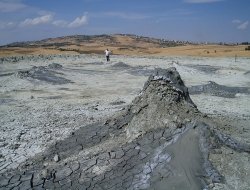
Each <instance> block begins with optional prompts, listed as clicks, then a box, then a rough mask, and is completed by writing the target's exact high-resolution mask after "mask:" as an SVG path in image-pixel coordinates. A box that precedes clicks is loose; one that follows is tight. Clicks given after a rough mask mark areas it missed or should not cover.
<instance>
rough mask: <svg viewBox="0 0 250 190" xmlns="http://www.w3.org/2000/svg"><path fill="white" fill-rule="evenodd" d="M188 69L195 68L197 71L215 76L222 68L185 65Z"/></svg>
mask: <svg viewBox="0 0 250 190" xmlns="http://www.w3.org/2000/svg"><path fill="white" fill-rule="evenodd" d="M185 66H187V67H191V68H194V69H196V70H199V71H202V72H204V73H209V74H213V73H216V72H217V71H218V70H220V69H221V67H218V66H211V65H185Z"/></svg>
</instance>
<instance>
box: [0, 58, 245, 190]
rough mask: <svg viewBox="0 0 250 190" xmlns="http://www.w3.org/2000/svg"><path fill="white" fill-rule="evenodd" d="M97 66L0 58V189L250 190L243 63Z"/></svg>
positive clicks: (134, 61) (94, 62) (116, 62)
mask: <svg viewBox="0 0 250 190" xmlns="http://www.w3.org/2000/svg"><path fill="white" fill-rule="evenodd" d="M121 60H122V62H121ZM103 61H104V58H103V57H101V56H96V55H55V56H20V57H9V58H8V57H7V58H1V59H0V126H1V127H0V130H1V131H0V173H1V177H0V189H65V188H67V189H156V190H158V189H213V190H229V189H230V190H234V189H237V190H246V189H249V186H250V182H249V178H250V164H249V160H250V156H249V144H250V139H249V134H250V128H249V123H250V115H249V113H250V109H249V108H250V106H249V102H250V94H249V84H250V82H249V81H250V78H249V70H250V67H249V65H250V59H249V58H239V59H238V61H237V63H235V62H234V58H232V59H231V58H223V59H220V58H194V57H156V58H153V57H128V56H112V57H111V62H110V63H108V64H107V63H105V62H103ZM171 66H174V67H176V70H177V71H178V72H179V73H180V75H181V77H182V79H183V80H184V81H185V84H186V85H187V86H188V87H189V89H187V87H185V85H184V82H183V81H182V80H181V78H180V75H179V74H178V72H177V71H176V70H175V69H174V68H171V69H168V70H161V69H158V70H157V71H156V72H154V71H155V70H154V69H155V68H169V67H171ZM151 74H152V76H150V77H149V79H148V81H147V82H146V83H145V81H146V80H147V78H148V76H149V75H151ZM211 80H212V81H214V82H211V83H209V81H211ZM144 83H145V85H144V88H143V84H144ZM188 91H190V92H191V95H190V96H191V98H192V100H191V98H190V97H189V92H188ZM139 93H140V94H139ZM138 94H139V96H138ZM196 106H197V108H196ZM116 112H117V113H116Z"/></svg>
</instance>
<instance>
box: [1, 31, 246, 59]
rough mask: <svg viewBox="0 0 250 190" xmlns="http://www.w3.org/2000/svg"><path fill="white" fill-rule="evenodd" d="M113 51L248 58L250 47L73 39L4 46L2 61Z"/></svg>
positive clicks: (134, 38) (97, 37) (148, 39)
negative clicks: (20, 57)
mask: <svg viewBox="0 0 250 190" xmlns="http://www.w3.org/2000/svg"><path fill="white" fill-rule="evenodd" d="M106 48H109V49H110V50H111V51H112V53H113V54H117V55H135V56H140V55H142V56H145V55H160V56H165V55H168V56H169V55H177V56H179V55H181V56H183V55H184V56H209V57H211V56H214V57H218V56H220V57H221V56H235V55H237V56H247V57H250V51H247V50H246V48H247V45H234V44H232V45H228V44H194V43H191V42H188V41H174V40H165V39H157V38H151V37H144V36H137V35H132V34H114V35H105V34H103V35H73V36H63V37H57V38H48V39H44V40H39V41H27V42H15V43H11V44H7V45H5V46H0V57H6V56H16V55H44V54H103V53H104V50H105V49H106Z"/></svg>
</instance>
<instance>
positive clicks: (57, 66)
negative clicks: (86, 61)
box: [48, 63, 63, 69]
mask: <svg viewBox="0 0 250 190" xmlns="http://www.w3.org/2000/svg"><path fill="white" fill-rule="evenodd" d="M62 67H63V66H62V65H60V64H59V63H51V64H49V65H48V68H50V69H61V68H62Z"/></svg>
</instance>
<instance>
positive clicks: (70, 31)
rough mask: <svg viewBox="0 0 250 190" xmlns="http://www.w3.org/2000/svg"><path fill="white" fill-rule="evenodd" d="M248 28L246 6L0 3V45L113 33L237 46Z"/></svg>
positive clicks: (249, 36)
mask: <svg viewBox="0 0 250 190" xmlns="http://www.w3.org/2000/svg"><path fill="white" fill-rule="evenodd" d="M249 22H250V0H0V45H4V44H7V43H11V42H20V41H32V40H41V39H45V38H52V37H60V36H67V35H98V34H117V33H122V34H135V35H142V36H148V37H156V38H162V39H167V40H187V41H192V42H228V43H231V42H233V43H235V42H239V43H240V42H250V23H249Z"/></svg>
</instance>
